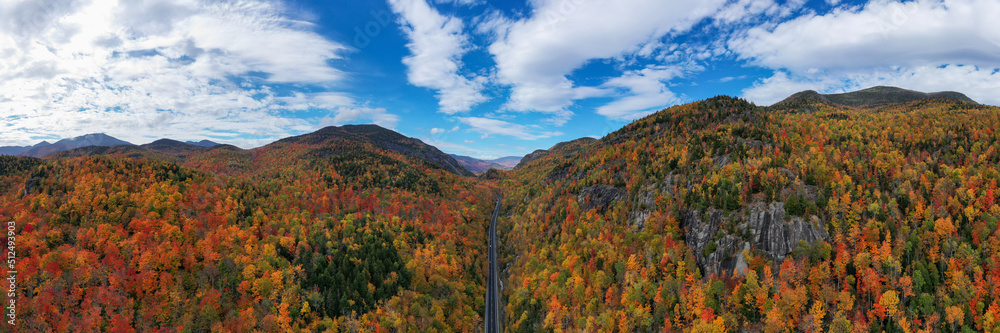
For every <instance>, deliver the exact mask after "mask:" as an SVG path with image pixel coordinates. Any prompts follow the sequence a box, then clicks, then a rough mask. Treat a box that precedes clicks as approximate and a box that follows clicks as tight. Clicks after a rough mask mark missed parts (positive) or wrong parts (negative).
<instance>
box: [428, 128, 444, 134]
mask: <svg viewBox="0 0 1000 333" xmlns="http://www.w3.org/2000/svg"><path fill="white" fill-rule="evenodd" d="M445 132H447V131H445V130H444V129H443V128H437V127H435V128H432V129H431V135H436V134H441V133H445Z"/></svg>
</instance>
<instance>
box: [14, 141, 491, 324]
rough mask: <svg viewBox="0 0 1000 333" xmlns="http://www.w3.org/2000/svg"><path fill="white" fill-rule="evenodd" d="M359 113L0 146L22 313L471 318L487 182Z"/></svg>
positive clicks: (165, 318) (40, 316)
mask: <svg viewBox="0 0 1000 333" xmlns="http://www.w3.org/2000/svg"><path fill="white" fill-rule="evenodd" d="M363 129H364V131H363V132H362V133H359V134H352V133H346V134H345V133H344V132H343V131H338V130H337V129H336V128H332V129H328V130H327V131H320V132H316V133H312V134H307V135H303V136H300V137H296V138H293V139H291V140H283V141H280V142H277V143H274V144H271V145H268V146H265V147H261V148H257V149H253V150H243V149H239V148H237V147H233V146H227V145H220V146H215V147H211V148H201V147H195V146H192V145H189V144H185V143H180V142H171V141H163V142H158V143H156V144H151V145H147V146H144V147H139V146H118V147H86V148H80V149H76V150H69V151H65V152H61V153H57V154H55V155H50V156H49V157H47V158H46V159H44V160H42V159H36V158H29V157H9V156H0V221H4V222H7V221H16V224H17V235H16V244H17V259H18V261H17V265H18V266H17V267H18V271H19V274H18V275H17V279H18V280H17V282H18V283H17V287H18V289H17V294H18V297H17V300H18V303H17V304H18V307H17V319H18V321H17V331H19V332H52V331H55V332H66V331H84V332H96V331H113V332H130V331H141V332H206V331H219V332H250V331H260V332H282V331H309V332H343V331H386V330H388V329H393V330H395V331H411V332H412V331H428V332H430V331H466V332H467V331H474V330H476V329H478V328H479V327H480V326H481V322H482V315H481V313H480V312H481V309H482V308H483V306H484V294H485V291H486V289H485V287H484V283H483V281H484V280H485V276H484V274H485V269H486V256H485V253H486V243H485V242H483V241H482V240H484V239H486V227H487V226H488V224H489V217H490V215H491V213H492V209H493V205H494V203H495V202H494V192H495V188H494V187H492V186H491V185H490V184H489V183H487V182H483V181H478V180H476V179H474V178H466V177H461V176H459V175H456V174H454V173H452V172H460V170H464V169H460V170H455V169H452V168H448V169H446V168H447V167H448V166H447V165H442V164H439V163H442V162H443V161H447V159H444V158H441V159H431V160H426V159H423V158H422V157H426V156H430V155H432V154H433V153H434V152H435V151H436V148H433V147H429V146H425V145H423V144H422V143H420V142H419V141H411V140H409V139H406V138H401V136H398V134H395V135H392V134H393V133H387V132H388V131H387V130H384V129H380V128H375V127H365V128H363ZM331 132H332V133H331ZM379 143H384V145H379ZM428 147H429V148H428ZM408 149H414V150H412V151H411V150H408ZM399 151H402V152H403V153H401V152H399ZM404 153H410V154H404ZM441 155H443V154H441ZM443 156H444V157H447V155H443ZM467 172H468V171H465V173H467ZM4 244H6V242H4Z"/></svg>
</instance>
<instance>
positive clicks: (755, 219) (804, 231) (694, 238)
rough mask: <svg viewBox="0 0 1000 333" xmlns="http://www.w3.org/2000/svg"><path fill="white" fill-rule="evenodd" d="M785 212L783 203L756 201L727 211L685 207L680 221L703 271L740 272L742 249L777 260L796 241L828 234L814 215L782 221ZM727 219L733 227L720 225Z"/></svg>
mask: <svg viewBox="0 0 1000 333" xmlns="http://www.w3.org/2000/svg"><path fill="white" fill-rule="evenodd" d="M785 215H786V212H785V204H784V203H782V202H772V203H770V204H765V203H762V202H760V203H754V204H751V205H749V206H747V207H744V208H743V210H741V211H737V212H733V213H729V214H726V213H725V212H722V211H718V210H715V209H712V208H709V209H708V211H707V213H702V212H699V211H697V210H691V211H687V212H686V213H684V215H683V216H682V221H681V222H682V223H683V226H684V227H686V228H687V233H686V234H685V242H686V243H687V245H688V247H690V248H691V249H692V251H694V253H695V256H696V258H697V260H698V264H699V265H700V266H702V267H703V268H704V271H705V273H706V274H711V273H725V272H732V271H733V270H734V269H735V270H736V271H738V273H742V271H743V270H745V269H746V262H745V261H744V260H743V256H742V252H743V250H750V249H754V250H758V251H760V252H761V253H763V254H764V255H766V256H768V257H769V258H770V259H772V260H774V261H779V262H780V261H782V260H784V259H785V257H786V256H788V255H789V254H791V253H792V250H793V249H795V247H796V246H798V244H799V242H800V241H804V242H806V243H809V244H811V243H813V242H815V241H819V240H825V239H827V237H829V236H828V235H827V232H826V228H825V226H824V225H823V223H822V221H820V220H819V218H818V217H816V216H811V217H810V218H809V220H808V221H806V220H804V219H803V218H801V217H797V216H793V217H791V218H789V219H788V221H786V219H785ZM731 220H732V221H731ZM731 223H737V224H736V227H735V228H728V229H729V230H727V229H726V228H724V227H723V226H726V225H731Z"/></svg>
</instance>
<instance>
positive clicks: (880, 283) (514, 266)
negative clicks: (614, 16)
mask: <svg viewBox="0 0 1000 333" xmlns="http://www.w3.org/2000/svg"><path fill="white" fill-rule="evenodd" d="M997 128H1000V109H998V108H997V107H989V106H982V105H978V104H973V103H966V102H962V101H958V100H954V99H923V100H917V101H912V102H907V103H896V104H887V105H882V106H877V107H869V108H860V109H859V108H843V107H838V106H833V105H831V104H829V103H823V102H821V101H816V100H812V101H810V100H804V101H802V102H798V103H789V104H783V106H782V105H781V104H779V106H777V107H770V108H768V107H758V106H755V105H752V104H750V103H748V102H746V101H743V100H741V99H737V98H730V97H716V98H711V99H708V100H705V101H700V102H695V103H691V104H686V105H681V106H676V107H672V108H669V109H666V110H663V111H661V112H658V113H655V114H653V115H650V116H648V117H646V118H643V119H640V120H637V121H635V122H633V123H632V124H630V125H628V126H625V127H624V128H622V129H621V130H619V131H617V132H614V133H612V134H610V135H608V136H606V137H604V138H602V139H601V140H599V141H597V142H595V143H592V144H589V145H586V146H585V147H583V148H581V149H575V150H563V153H561V154H548V155H546V156H542V157H540V158H538V159H537V160H534V161H532V162H531V163H529V164H527V165H523V166H521V167H519V168H518V169H516V170H514V171H511V172H509V173H507V174H506V176H507V179H505V180H502V181H501V182H502V184H503V187H504V189H505V191H506V193H507V198H508V199H507V200H506V202H505V204H507V205H508V208H507V212H508V214H507V216H506V217H504V218H502V221H501V226H503V227H502V229H506V230H505V233H506V235H505V237H503V238H504V239H503V241H502V243H503V244H506V247H505V248H504V253H505V258H506V260H507V263H508V264H507V265H508V266H507V268H506V270H505V277H504V280H505V286H506V288H505V290H504V292H505V295H504V296H505V299H506V301H507V306H506V311H505V315H506V321H505V322H506V325H507V329H508V330H510V331H514V332H534V331H554V332H563V331H567V332H569V331H572V332H576V331H590V332H596V331H604V332H615V331H617V332H633V331H640V332H647V331H662V330H666V331H695V332H723V331H751V332H754V331H765V332H786V331H807V332H819V331H833V332H850V331H855V332H856V331H871V332H882V331H885V332H916V331H965V332H972V331H994V330H996V329H998V327H997V324H998V321H997V319H998V318H1000V305H998V297H1000V247H998V244H1000V234H998V233H997V232H996V231H997V222H998V217H1000V206H998V201H997V198H996V195H997V193H996V191H997V182H998V181H1000V173H998V165H1000V152H998V145H1000V142H998V141H997V138H998V134H997Z"/></svg>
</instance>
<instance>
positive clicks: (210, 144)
mask: <svg viewBox="0 0 1000 333" xmlns="http://www.w3.org/2000/svg"><path fill="white" fill-rule="evenodd" d="M184 143H187V144H191V145H195V146H199V147H204V148H212V147H214V146H218V145H219V144H218V143H216V142H212V141H210V140H201V141H184Z"/></svg>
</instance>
